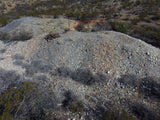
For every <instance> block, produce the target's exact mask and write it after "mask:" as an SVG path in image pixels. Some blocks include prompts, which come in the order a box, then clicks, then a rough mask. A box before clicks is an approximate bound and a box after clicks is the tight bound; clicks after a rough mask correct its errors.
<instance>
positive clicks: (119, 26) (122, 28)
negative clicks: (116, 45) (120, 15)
mask: <svg viewBox="0 0 160 120" xmlns="http://www.w3.org/2000/svg"><path fill="white" fill-rule="evenodd" d="M111 26H112V29H113V30H115V31H118V32H122V33H127V32H128V31H129V29H130V25H129V24H128V23H124V22H118V21H114V22H111Z"/></svg>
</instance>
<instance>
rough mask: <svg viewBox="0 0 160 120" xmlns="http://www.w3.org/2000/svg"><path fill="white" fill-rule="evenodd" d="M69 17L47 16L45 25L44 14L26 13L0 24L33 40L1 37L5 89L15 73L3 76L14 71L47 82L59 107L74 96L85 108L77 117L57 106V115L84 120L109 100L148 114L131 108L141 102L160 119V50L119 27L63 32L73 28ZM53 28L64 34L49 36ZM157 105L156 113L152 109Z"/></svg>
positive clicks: (98, 115)
mask: <svg viewBox="0 0 160 120" xmlns="http://www.w3.org/2000/svg"><path fill="white" fill-rule="evenodd" d="M67 22H68V20H67V19H46V23H44V24H45V27H44V24H43V19H38V18H22V19H18V20H15V21H13V22H12V23H10V24H8V25H7V26H4V27H2V28H0V31H1V33H4V32H5V33H6V34H7V35H10V36H11V37H12V38H14V39H15V37H13V36H12V35H16V36H18V37H19V36H21V35H23V34H22V32H26V33H27V34H28V32H29V33H32V36H31V37H30V38H29V40H24V39H23V37H20V38H22V40H20V39H18V41H14V39H10V40H12V42H11V41H10V42H9V43H8V42H4V40H3V41H0V52H1V53H0V67H1V76H0V82H1V83H3V84H1V86H0V87H1V89H6V88H7V87H8V86H9V83H11V81H13V80H11V79H12V77H7V78H8V79H7V78H6V79H5V80H4V79H3V78H4V76H7V73H10V72H9V71H11V70H12V71H15V74H18V75H19V76H21V77H19V78H18V80H19V81H24V80H25V81H34V82H38V83H42V85H43V86H45V88H47V91H51V96H54V102H55V103H54V104H55V106H56V108H59V107H61V108H65V110H66V109H67V108H68V106H71V105H72V104H73V103H75V101H76V102H77V101H78V102H80V103H81V104H83V112H81V114H76V115H75V114H72V117H69V116H67V114H65V113H66V112H68V109H67V111H65V110H64V111H63V110H59V109H58V110H57V111H61V114H62V116H60V115H59V114H58V112H57V113H56V110H55V113H56V115H55V114H54V113H52V114H54V117H55V118H57V119H58V118H61V117H62V119H68V118H75V119H79V117H80V116H82V118H83V119H87V118H88V119H95V120H97V119H102V114H103V113H104V111H105V110H107V109H108V106H109V105H113V106H116V107H117V108H120V109H125V110H127V111H129V112H131V113H132V114H133V115H135V116H136V117H137V118H139V119H143V115H141V114H137V113H136V112H135V111H134V110H133V109H132V108H131V106H134V105H137V104H138V105H137V106H136V107H138V106H139V104H140V105H144V106H147V109H149V110H148V111H147V112H148V113H147V115H146V114H144V115H145V119H146V120H147V119H148V120H151V119H152V118H154V119H157V120H158V118H157V116H158V115H159V114H158V113H159V112H160V110H159V105H160V103H159V102H158V101H159V99H160V49H158V48H155V47H153V46H151V45H149V44H147V43H145V42H143V41H141V40H140V39H135V38H133V37H130V36H128V35H125V34H122V33H118V32H114V31H101V32H77V31H68V32H63V31H64V29H65V28H66V27H68V24H67ZM70 22H71V25H73V24H74V21H70ZM50 31H54V32H58V33H59V34H60V37H58V38H55V39H51V40H48V41H47V40H45V39H44V37H45V35H46V34H48V33H49V32H50ZM1 35H2V34H1ZM5 41H7V40H5ZM4 71H6V73H5V72H4ZM7 71H8V72H7ZM13 76H15V75H14V74H13ZM22 78H23V79H22ZM6 81H10V82H8V83H6ZM16 81H17V79H16ZM66 94H67V95H68V96H70V97H72V98H71V99H70V97H66ZM52 99H53V98H52ZM52 102H53V101H52ZM48 104H49V102H48ZM56 108H54V109H56ZM69 108H70V107H69ZM142 108H143V107H142ZM142 108H141V109H142ZM52 109H53V108H52ZM136 109H137V111H138V108H136ZM143 110H144V111H145V109H142V111H138V112H143ZM152 110H154V111H155V114H152V112H150V111H152ZM62 111H63V112H62ZM144 113H145V112H144ZM68 114H71V113H68ZM77 115H78V117H77ZM63 117H64V118H63ZM18 119H21V118H18Z"/></svg>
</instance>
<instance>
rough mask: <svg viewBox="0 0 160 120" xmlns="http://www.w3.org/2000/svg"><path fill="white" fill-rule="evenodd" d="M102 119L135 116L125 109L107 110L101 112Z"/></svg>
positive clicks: (123, 119) (118, 119)
mask: <svg viewBox="0 0 160 120" xmlns="http://www.w3.org/2000/svg"><path fill="white" fill-rule="evenodd" d="M102 120H136V117H134V116H133V115H131V114H130V113H128V112H127V111H125V110H114V111H113V110H107V111H105V113H104V114H103V117H102Z"/></svg>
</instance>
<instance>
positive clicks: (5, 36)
mask: <svg viewBox="0 0 160 120" xmlns="http://www.w3.org/2000/svg"><path fill="white" fill-rule="evenodd" d="M9 39H10V35H9V34H8V33H6V32H1V31H0V40H9Z"/></svg>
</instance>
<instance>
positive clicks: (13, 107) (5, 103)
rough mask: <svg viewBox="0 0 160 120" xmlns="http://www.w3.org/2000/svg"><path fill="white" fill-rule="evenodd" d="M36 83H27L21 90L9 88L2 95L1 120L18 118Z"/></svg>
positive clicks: (0, 102)
mask: <svg viewBox="0 0 160 120" xmlns="http://www.w3.org/2000/svg"><path fill="white" fill-rule="evenodd" d="M35 86H36V83H32V82H25V83H23V84H22V85H21V87H20V88H15V87H12V88H9V89H8V90H6V91H3V92H2V93H1V95H0V120H11V119H14V120H15V117H16V116H17V112H18V111H19V110H20V109H21V105H22V104H23V102H24V100H25V99H26V98H27V97H29V96H31V93H32V91H33V90H34V89H35Z"/></svg>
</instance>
